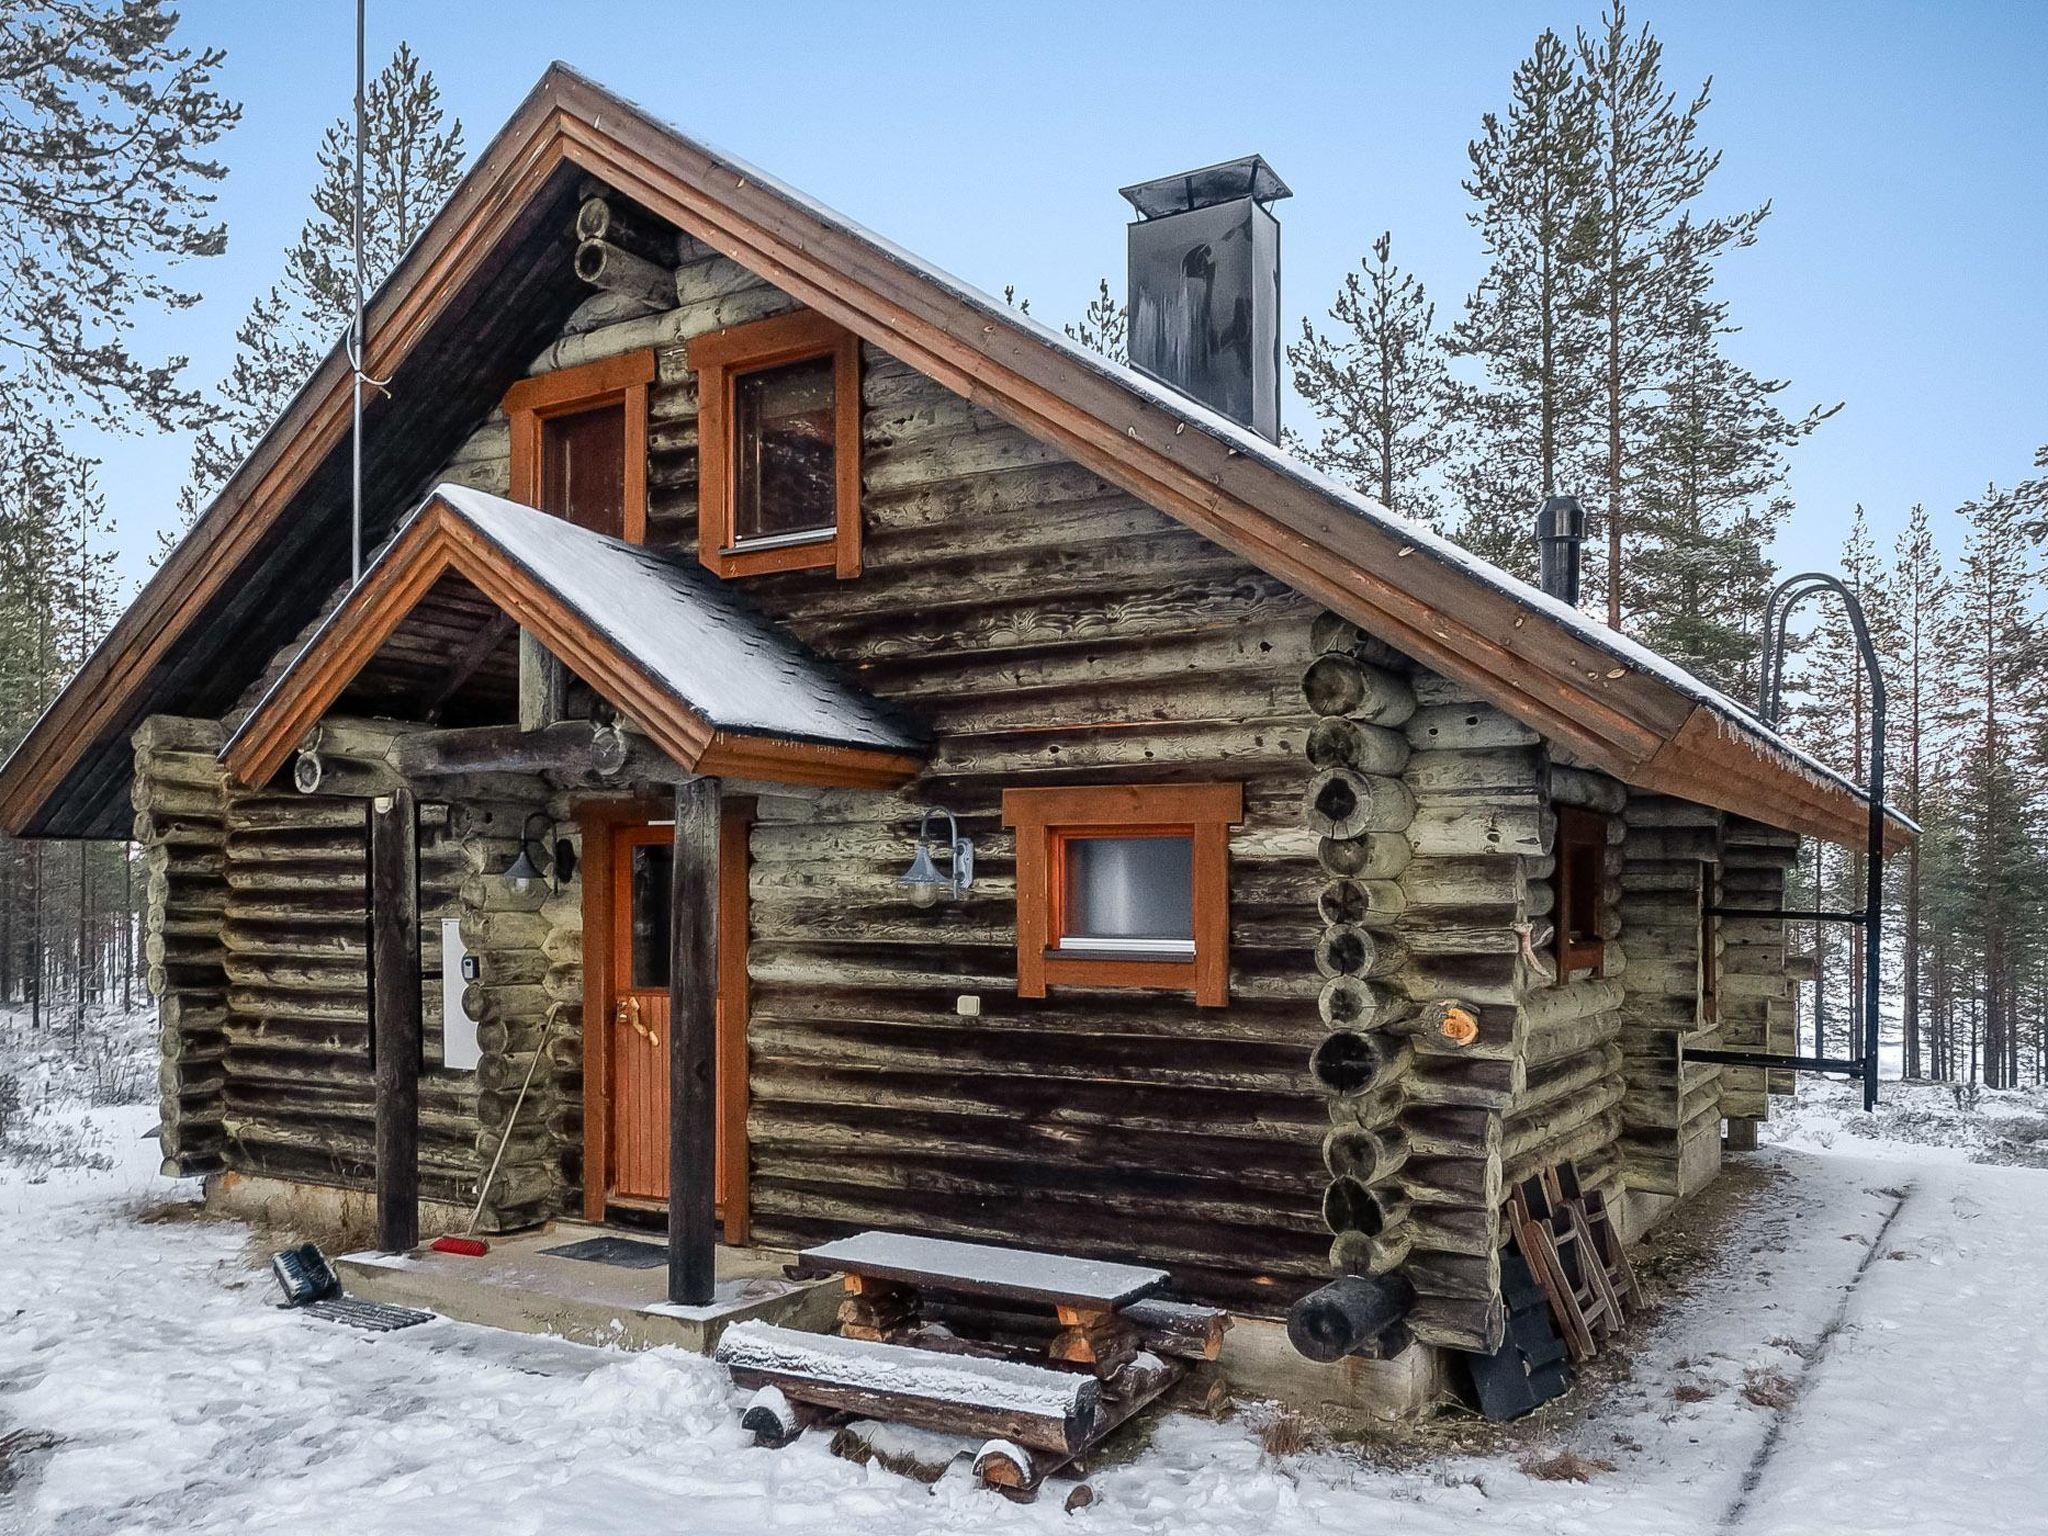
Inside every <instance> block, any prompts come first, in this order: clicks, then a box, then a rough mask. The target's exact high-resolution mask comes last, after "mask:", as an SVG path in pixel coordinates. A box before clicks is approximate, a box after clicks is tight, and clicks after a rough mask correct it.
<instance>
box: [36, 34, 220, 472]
mask: <svg viewBox="0 0 2048 1536" xmlns="http://www.w3.org/2000/svg"><path fill="white" fill-rule="evenodd" d="M178 25H179V18H178V15H177V13H176V12H174V11H170V10H167V9H165V7H164V5H163V3H162V0H15V3H13V4H10V5H8V6H6V7H4V8H0V123H4V125H5V127H4V130H0V272H4V273H5V274H6V279H5V281H4V282H0V433H5V434H10V435H12V436H14V438H15V440H16V442H17V443H19V442H21V441H24V440H25V438H24V434H27V433H29V432H30V431H31V428H30V425H29V418H30V417H31V415H33V414H38V413H42V414H50V415H54V416H56V417H58V418H60V419H63V420H69V421H78V420H83V421H91V422H93V423H95V424H98V425H102V426H111V427H122V428H127V427H134V426H136V425H138V424H142V423H146V424H148V425H149V426H152V427H155V428H157V429H159V430H170V429H174V428H179V427H183V426H187V425H189V424H191V423H192V422H193V421H195V420H198V419H201V418H203V416H204V410H203V407H202V404H201V401H200V399H199V397H198V396H197V395H196V394H195V393H193V391H192V390H190V389H189V388H187V387H186V386H185V385H184V384H183V383H182V381H181V379H180V375H181V373H182V371H183V369H184V366H185V359H184V358H182V357H169V358H165V359H162V360H161V361H154V360H151V359H148V358H144V357H138V356H137V355H136V354H135V353H134V352H133V351H131V350H130V347H129V344H128V339H127V333H128V332H129V331H130V329H131V328H132V326H133V324H134V317H135V315H136V314H137V312H138V311H144V312H146V311H153V310H163V309H181V308H184V307H186V306H188V305H190V304H193V303H195V302H196V301H197V295H196V294H194V293H193V292H192V291H191V290H190V289H188V288H186V287H184V286H182V285H181V284H180V283H179V282H178V281H177V280H176V268H177V267H178V266H179V265H180V264H182V263H185V262H189V261H192V260H195V259H197V258H200V257H206V256H215V255H218V254H219V253H220V252H221V251H222V250H223V249H225V247H226V243H227V235H226V231H225V229H224V227H223V226H222V224H221V223H220V221H219V220H218V219H217V218H216V217H215V215H214V208H213V203H214V194H213V191H212V187H213V184H214V183H215V182H217V181H219V180H220V179H221V177H222V175H223V174H224V172H223V169H222V167H221V165H220V163H219V162H218V161H216V160H213V159H210V158H208V157H207V151H208V150H209V149H210V148H211V147H212V145H213V144H214V142H215V141H216V140H218V139H219V138H220V136H221V135H222V134H223V133H225V132H226V131H227V130H228V129H229V128H231V127H233V126H234V124H235V121H236V119H237V117H238V116H239V115H240V108H239V107H237V106H236V105H235V104H234V103H233V102H231V101H229V100H228V99H227V98H226V97H224V96H222V95H221V94H220V93H219V92H218V91H217V90H216V89H215V76H216V74H217V73H218V71H219V69H220V65H221V61H222V58H223V55H222V53H221V52H220V50H218V49H214V48H202V49H197V50H195V49H192V48H187V47H183V46H180V44H179V42H178V41H177V39H176V35H175V34H176V32H177V28H178Z"/></svg>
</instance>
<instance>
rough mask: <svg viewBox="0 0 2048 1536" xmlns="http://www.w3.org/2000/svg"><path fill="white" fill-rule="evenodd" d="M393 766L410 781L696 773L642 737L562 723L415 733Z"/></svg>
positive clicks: (664, 778) (676, 777) (662, 777)
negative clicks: (451, 777)
mask: <svg viewBox="0 0 2048 1536" xmlns="http://www.w3.org/2000/svg"><path fill="white" fill-rule="evenodd" d="M390 757H391V765H392V766H393V767H394V768H396V769H397V770H398V771H399V772H400V773H402V774H404V775H405V777H407V778H408V779H432V778H443V777H447V776H449V775H452V774H465V773H558V774H562V775H565V776H567V777H571V778H597V779H609V780H613V781H615V782H618V783H627V782H630V781H634V780H638V781H641V782H644V783H648V784H679V783H681V782H682V781H683V780H684V779H688V778H694V777H695V775H694V774H693V773H692V772H691V771H690V770H689V769H687V768H684V767H682V766H681V765H680V764H678V763H677V762H676V761H675V760H674V759H673V758H670V757H668V756H666V755H665V754H663V753H662V751H661V750H660V749H659V748H658V747H656V746H655V745H654V743H653V742H651V741H649V740H648V739H647V738H646V737H644V736H642V735H640V734H639V733H638V732H637V731H626V732H624V733H623V740H619V739H614V738H613V737H612V736H611V734H610V733H609V732H607V733H606V734H605V737H604V738H603V739H602V740H600V738H599V736H598V733H597V729H596V727H595V725H594V724H593V722H591V721H588V720H564V721H561V722H559V723H557V724H555V725H549V726H543V727H541V728H540V729H539V730H534V731H529V730H524V729H521V728H519V727H517V726H508V725H479V726H469V727H462V728H458V729H455V730H443V731H414V732H412V733H410V734H408V735H404V736H400V737H399V738H398V739H397V740H396V741H394V742H393V743H392V744H391V753H390Z"/></svg>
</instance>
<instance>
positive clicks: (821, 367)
mask: <svg viewBox="0 0 2048 1536" xmlns="http://www.w3.org/2000/svg"><path fill="white" fill-rule="evenodd" d="M690 367H691V368H692V369H693V370H694V371H695V373H696V375H697V519H698V525H697V553H698V558H699V559H701V560H702V561H703V562H704V564H705V565H707V566H709V567H710V568H711V569H712V570H714V571H716V572H718V574H719V575H721V576H751V575H756V574H759V573H762V572H767V571H802V570H830V571H834V572H836V573H837V574H838V575H839V576H841V577H849V576H858V575H859V574H860V342H859V340H858V339H857V338H856V337H855V336H854V335H853V333H852V332H851V331H848V330H846V329H845V328H844V327H841V326H838V325H835V324H833V323H832V322H831V321H829V320H827V319H826V318H825V317H824V316H822V315H820V314H817V313H815V312H813V311H811V310H799V311H798V312H797V313H795V314H791V315H777V316H775V317H774V318H773V319H769V320H759V321H756V322H754V323H753V324H751V325H738V326H734V327H732V328H731V329H730V330H725V331H719V332H717V333H716V334H714V335H709V336H700V337H698V338H697V339H696V340H695V341H693V342H691V343H690Z"/></svg>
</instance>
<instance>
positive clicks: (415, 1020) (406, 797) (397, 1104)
mask: <svg viewBox="0 0 2048 1536" xmlns="http://www.w3.org/2000/svg"><path fill="white" fill-rule="evenodd" d="M419 890H420V886H419V808H418V806H417V804H416V803H415V801H414V800H413V796H412V791H411V790H409V789H400V790H397V791H395V792H393V793H392V794H389V795H381V796H379V797H378V798H376V799H375V800H372V801H371V802H370V1030H371V1042H372V1049H373V1050H374V1052H375V1055H376V1066H375V1072H374V1076H375V1079H376V1091H377V1130H376V1136H377V1246H378V1247H379V1248H381V1249H383V1250H384V1251H385V1252H387V1253H399V1252H403V1251H404V1250H406V1249H408V1248H411V1247H414V1246H415V1245H416V1244H417V1243H418V1242H419V1240H420V895H419Z"/></svg>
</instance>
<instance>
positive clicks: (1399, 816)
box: [1302, 768, 1415, 840]
mask: <svg viewBox="0 0 2048 1536" xmlns="http://www.w3.org/2000/svg"><path fill="white" fill-rule="evenodd" d="M1302 813H1303V819H1304V820H1305V821H1306V823H1307V825H1308V826H1309V828H1310V830H1312V831H1314V832H1316V833H1317V834H1319V835H1320V836H1322V837H1326V838H1331V839H1338V840H1341V839H1348V838H1356V837H1362V836H1364V835H1365V834H1367V833H1369V832H1398V831H1400V830H1401V829H1402V828H1404V827H1406V826H1407V825H1408V823H1409V821H1410V820H1411V819H1412V818H1413V816H1414V815H1415V796H1414V795H1413V794H1412V793H1411V792H1410V790H1409V789H1408V786H1407V785H1405V784H1403V783H1402V782H1401V781H1400V780H1399V779H1395V778H1388V777H1386V776H1384V775H1379V774H1366V773H1360V772H1359V771H1358V770H1357V769H1354V768H1325V769H1324V770H1323V771H1322V772H1321V773H1319V774H1317V775H1316V777H1315V778H1314V779H1313V780H1311V781H1310V783H1309V786H1308V790H1307V792H1306V794H1305V795H1304V796H1303V802H1302Z"/></svg>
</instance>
